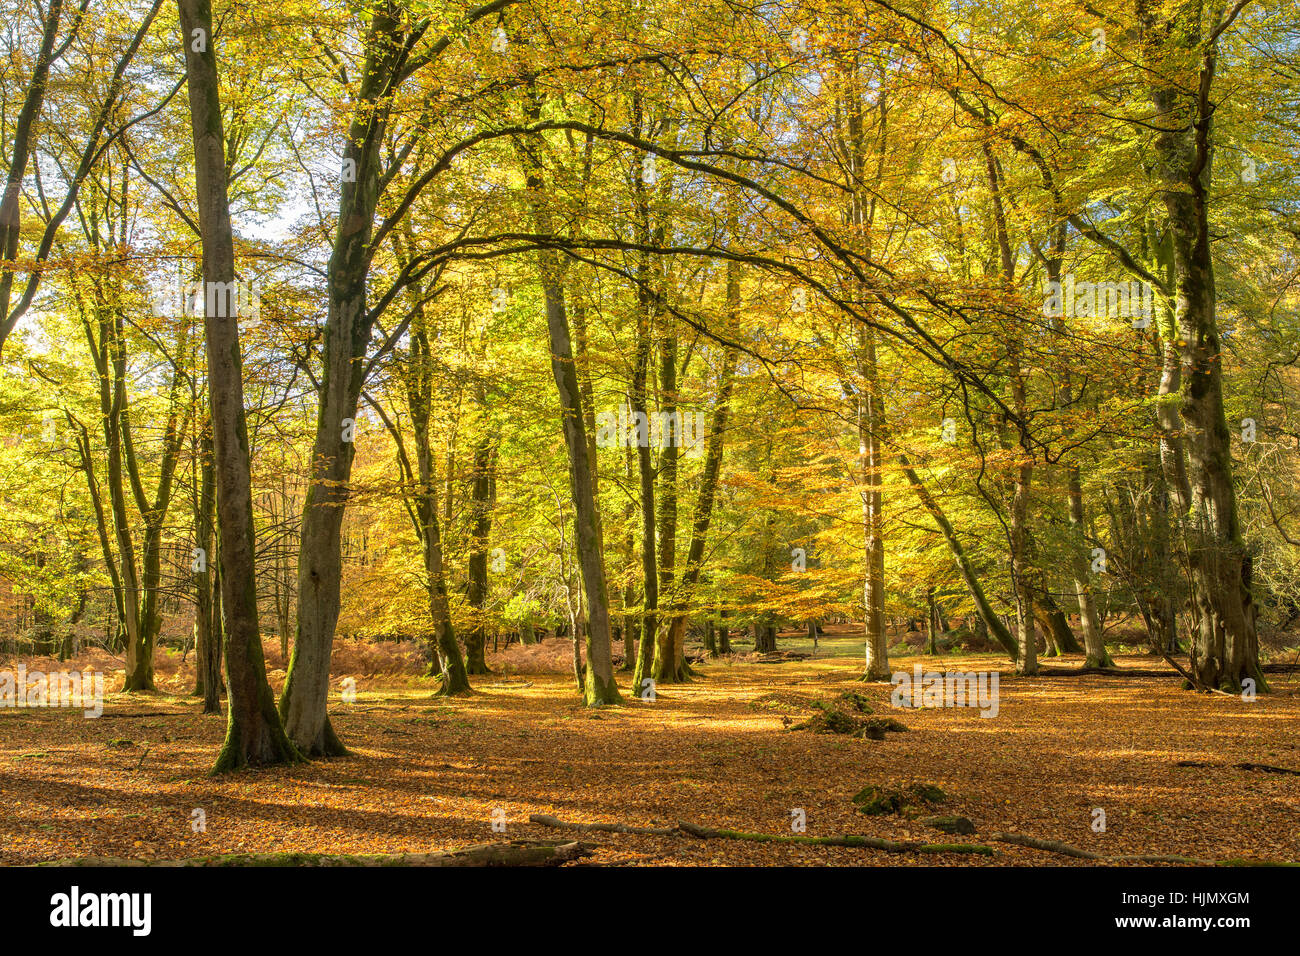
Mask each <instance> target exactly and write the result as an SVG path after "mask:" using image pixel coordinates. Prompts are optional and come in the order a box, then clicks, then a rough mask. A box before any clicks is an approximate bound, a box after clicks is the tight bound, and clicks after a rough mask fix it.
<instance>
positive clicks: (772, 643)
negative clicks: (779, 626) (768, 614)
mask: <svg viewBox="0 0 1300 956" xmlns="http://www.w3.org/2000/svg"><path fill="white" fill-rule="evenodd" d="M753 631H754V653H755V654H770V653H772V652H773V651H775V650H776V625H775V624H774V623H772V622H771V621H770V620H762V621H755V622H754V624H753Z"/></svg>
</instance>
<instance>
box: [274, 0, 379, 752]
mask: <svg viewBox="0 0 1300 956" xmlns="http://www.w3.org/2000/svg"><path fill="white" fill-rule="evenodd" d="M401 20H402V14H401V12H400V11H399V10H398V9H397V8H396V5H395V4H394V3H392V2H390V0H384V2H381V3H380V4H379V5H378V6H377V7H376V8H374V9H373V11H372V14H371V18H370V26H369V30H368V33H367V37H366V52H367V59H366V70H365V73H364V74H363V76H362V78H361V83H360V88H359V90H358V92H357V103H356V106H355V107H354V109H353V113H352V122H351V125H350V127H349V130H348V136H347V140H346V143H345V145H344V149H343V161H344V165H345V167H346V168H348V169H349V170H351V171H353V172H354V173H355V176H345V177H344V179H343V183H342V189H341V191H340V195H339V220H338V231H337V233H336V235H335V239H334V251H333V254H332V256H331V257H330V263H329V273H328V296H329V306H328V313H327V315H326V321H325V343H324V360H323V365H324V367H323V369H322V378H321V382H320V394H319V408H318V410H317V417H316V438H315V441H314V442H313V445H312V458H311V461H312V464H311V480H310V483H309V485H308V488H307V494H306V498H305V500H304V503H303V518H302V535H301V539H300V541H299V550H298V632H297V634H296V635H295V638H294V645H293V657H292V658H290V661H289V672H288V675H287V676H286V677H285V682H284V693H283V694H282V695H281V697H280V713H281V714H282V715H283V717H284V726H285V729H286V730H287V731H288V732H289V736H290V737H292V738H293V741H294V743H295V744H297V746H298V747H299V749H301V750H302V751H303V753H305V754H308V755H309V756H338V755H342V754H345V753H347V750H346V748H345V747H344V746H343V742H342V741H341V740H339V738H338V736H337V735H336V734H335V733H334V728H333V726H332V725H331V724H330V721H329V713H328V709H327V705H328V702H329V679H330V655H331V652H332V651H333V647H334V631H335V628H336V627H337V625H338V617H339V592H340V589H341V586H342V579H343V545H342V537H341V530H342V526H343V513H344V509H345V507H346V506H347V501H348V497H349V490H348V486H349V482H350V481H351V476H352V458H353V454H354V450H355V446H354V442H353V441H352V438H353V437H355V436H354V435H353V434H352V432H351V430H348V429H347V426H348V425H349V424H351V425H353V426H354V427H355V422H356V414H357V404H358V402H359V400H360V397H361V389H362V385H363V379H364V377H365V367H364V366H365V356H366V351H367V346H368V344H369V341H370V334H371V328H372V318H371V316H370V315H369V314H368V313H367V309H366V305H367V303H366V284H367V279H368V276H369V270H370V258H369V256H370V248H369V247H370V237H371V234H372V232H373V225H374V216H375V207H376V205H377V203H378V197H379V163H380V145H381V143H382V142H383V139H384V131H385V129H386V128H387V115H388V110H389V109H390V108H391V99H388V97H389V96H390V95H391V93H392V82H393V75H394V72H395V71H397V70H400V69H401V67H400V65H399V61H400V54H401V48H402V43H401V34H402V29H401Z"/></svg>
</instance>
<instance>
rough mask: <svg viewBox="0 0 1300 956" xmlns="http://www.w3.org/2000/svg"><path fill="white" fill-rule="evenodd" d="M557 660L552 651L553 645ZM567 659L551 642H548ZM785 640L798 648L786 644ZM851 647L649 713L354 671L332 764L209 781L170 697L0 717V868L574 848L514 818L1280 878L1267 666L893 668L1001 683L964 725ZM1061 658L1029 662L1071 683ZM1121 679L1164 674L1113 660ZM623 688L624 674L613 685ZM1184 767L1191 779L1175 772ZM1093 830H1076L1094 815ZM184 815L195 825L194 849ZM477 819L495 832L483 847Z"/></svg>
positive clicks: (867, 858)
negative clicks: (1019, 840)
mask: <svg viewBox="0 0 1300 956" xmlns="http://www.w3.org/2000/svg"><path fill="white" fill-rule="evenodd" d="M555 643H556V644H557V645H558V644H561V643H562V642H555ZM566 646H567V645H566ZM781 646H782V649H787V650H788V649H790V648H793V647H796V646H801V647H802V648H803V649H805V650H810V649H811V648H810V647H809V646H808V645H807V643H806V642H798V641H796V640H794V639H791V640H789V641H784V640H783V641H782V644H781ZM861 647H862V644H861V638H860V637H853V636H851V635H844V636H840V637H830V638H828V639H826V640H823V642H822V644H821V646H820V648H819V650H818V656H817V657H815V658H812V659H809V660H800V661H787V662H784V663H759V662H756V661H754V660H753V659H752V658H750V659H748V660H745V659H739V660H736V661H728V662H724V661H719V662H711V663H707V664H704V665H702V666H701V667H699V671H700V675H701V676H700V678H699V679H698V680H696V681H694V682H692V683H690V684H686V685H680V686H669V687H660V688H659V689H658V693H657V695H656V699H655V700H654V701H653V702H650V701H643V700H631V699H629V700H628V701H627V702H626V703H625V704H624V705H623V706H620V707H613V708H604V709H601V710H598V711H592V710H587V709H585V708H584V707H582V706H581V705H580V702H579V700H578V699H577V697H576V695H575V693H574V691H573V684H572V678H571V677H566V676H564V675H562V674H558V673H555V674H530V675H521V674H512V675H506V676H503V675H500V674H498V675H494V676H491V677H482V678H479V679H478V681H477V689H476V691H475V693H474V694H473V695H472V696H468V697H463V698H456V699H453V700H448V699H443V698H438V697H434V696H432V691H433V686H434V685H433V682H432V681H430V680H429V679H427V678H416V677H410V676H391V675H389V676H378V677H374V678H366V677H364V676H360V677H358V693H357V699H356V701H355V702H354V703H350V704H347V703H342V702H341V701H339V700H337V699H336V701H335V702H334V703H333V704H332V705H331V710H332V714H333V721H334V726H335V728H336V729H337V731H338V732H339V735H340V736H341V737H342V739H343V740H344V741H345V743H346V744H347V745H348V746H349V747H350V748H351V749H352V752H353V755H352V756H350V757H345V758H339V759H333V760H326V761H317V762H314V763H310V764H306V765H303V766H297V767H290V768H278V769H266V770H258V771H252V772H248V773H243V774H239V775H234V776H228V777H223V778H211V777H209V776H208V775H207V772H208V770H209V768H210V767H211V765H212V762H213V759H214V758H215V756H216V753H217V750H218V748H219V747H220V744H221V741H222V737H223V733H224V730H225V721H224V719H222V718H220V717H215V716H209V717H204V716H202V715H201V714H200V712H199V704H198V702H197V701H195V699H194V698H192V697H189V696H182V695H179V694H168V693H159V694H156V695H140V694H134V695H128V694H109V695H108V696H107V698H106V701H105V709H104V713H103V716H102V717H101V718H99V719H95V720H87V719H84V718H83V717H82V714H81V711H79V710H60V709H23V710H14V709H4V710H0V863H3V864H26V863H35V862H40V861H49V860H57V859H67V858H75V857H85V856H114V857H130V858H138V859H147V860H164V859H181V858H189V857H196V856H205V855H209V854H224V853H249V852H258V853H281V852H282V853H292V852H313V853H340V854H370V853H398V852H430V851H435V850H443V849H452V848H456V847H462V846H466V845H470V844H476V843H487V842H493V841H495V840H501V839H552V840H553V839H560V838H574V835H573V834H572V833H570V832H568V831H562V830H557V829H553V828H549V827H546V826H542V825H537V824H533V823H529V822H528V818H529V815H530V814H549V815H553V816H555V817H558V818H559V819H561V820H564V821H573V822H586V823H590V822H607V823H613V822H621V823H626V824H629V825H633V826H653V827H673V826H675V825H676V823H677V821H679V820H684V821H688V822H690V823H695V824H699V825H703V826H707V827H718V828H731V829H736V830H744V831H749V832H755V833H763V834H772V835H790V834H791V820H792V811H795V810H802V811H803V813H804V815H805V816H806V821H807V823H806V826H807V829H806V835H807V836H835V835H840V834H864V835H869V836H875V837H883V838H887V839H891V840H898V841H904V840H920V841H925V842H954V841H963V842H970V843H986V842H988V838H989V836H990V835H991V834H992V833H994V832H995V831H1010V832H1014V833H1019V834H1025V835H1028V836H1031V837H1036V838H1040V839H1046V840H1055V841H1060V842H1063V843H1066V844H1070V845H1072V846H1075V847H1079V848H1083V849H1086V850H1091V851H1094V852H1097V853H1101V854H1104V855H1107V856H1111V855H1117V854H1178V855H1185V856H1191V857H1197V858H1203V859H1216V860H1227V859H1249V860H1257V861H1269V862H1283V861H1300V776H1296V775H1293V774H1284V773H1277V772H1267V771H1260V770H1251V769H1242V768H1240V767H1238V766H1236V765H1237V764H1239V763H1251V764H1264V765H1269V766H1271V767H1282V768H1288V769H1292V770H1300V681H1298V680H1297V679H1295V678H1294V677H1291V676H1289V675H1270V680H1271V682H1272V685H1273V690H1274V693H1272V694H1266V695H1260V696H1259V698H1258V699H1257V700H1255V701H1254V702H1245V701H1243V700H1241V699H1240V698H1234V697H1229V696H1225V695H1206V694H1197V693H1190V692H1188V691H1184V690H1181V689H1180V686H1179V684H1180V682H1179V680H1178V679H1177V678H1176V677H1175V676H1170V677H1116V676H1101V675H1088V676H1050V677H1039V678H1034V679H1020V678H1016V677H1014V676H1012V675H1011V674H1010V666H1009V664H1008V663H1007V661H1006V660H1005V659H1000V658H998V657H997V656H994V655H956V656H944V657H941V658H938V659H936V658H928V657H911V658H900V659H893V660H891V664H892V666H893V668H894V669H895V670H896V671H901V670H906V671H911V669H912V666H913V664H915V663H921V664H922V665H923V666H925V667H934V668H936V669H943V668H949V669H952V670H963V671H978V670H986V669H992V670H1000V671H1001V672H1002V676H1001V679H1000V702H999V708H998V714H997V716H996V718H993V719H986V718H981V717H980V716H979V712H978V711H977V710H975V709H970V708H966V709H963V708H954V709H897V708H893V707H891V706H890V690H891V688H890V686H889V685H888V684H883V683H882V684H863V683H860V682H858V681H857V680H856V678H857V676H858V674H859V673H860V671H861V662H860V659H859V656H858V655H859V654H860V653H861ZM1081 663H1082V662H1081V661H1079V660H1075V659H1072V658H1064V659H1057V660H1052V661H1048V662H1046V664H1047V665H1048V666H1049V667H1069V666H1074V667H1077V666H1079V665H1080V664H1081ZM1119 665H1120V666H1121V667H1123V668H1130V669H1142V670H1154V669H1160V668H1167V665H1165V664H1164V663H1163V662H1162V661H1160V659H1159V658H1155V657H1146V656H1137V655H1131V656H1126V657H1123V658H1121V659H1120V660H1119ZM621 679H622V686H623V688H624V690H625V693H626V688H627V675H621ZM848 691H852V692H857V693H861V694H864V695H866V697H867V698H869V699H870V702H871V705H872V707H873V708H874V712H875V714H876V715H877V716H885V717H893V718H895V719H898V720H901V721H902V722H903V724H905V725H906V727H907V730H906V731H905V732H900V733H888V734H886V736H885V739H883V740H871V739H865V738H855V737H850V736H844V735H835V734H815V733H811V732H808V731H803V730H792V729H790V727H791V726H792V725H793V724H797V723H798V722H800V721H802V720H805V719H806V718H807V717H808V716H809V715H810V713H813V712H814V711H813V710H812V708H811V702H813V701H825V702H829V701H831V700H832V699H834V698H835V697H836V696H837V695H839V694H841V693H843V692H848ZM1180 762H1192V764H1193V765H1188V766H1178V764H1179V763H1180ZM915 783H925V784H934V785H937V786H939V787H940V788H942V789H943V791H945V792H946V793H947V794H948V801H947V802H946V803H944V804H943V805H942V806H941V807H936V808H935V809H933V810H932V811H931V812H933V813H935V814H958V815H962V816H965V817H968V818H969V819H970V820H971V821H973V822H974V824H975V826H976V828H977V833H976V834H974V835H969V836H948V835H946V834H943V833H939V832H937V831H935V830H933V829H931V828H930V827H928V826H925V825H923V824H921V823H920V822H919V821H917V820H914V819H909V818H907V817H905V816H898V815H880V816H866V815H863V814H862V813H860V812H858V809H857V807H856V806H855V805H854V803H853V802H852V797H853V796H854V795H855V794H856V793H858V792H859V791H860V790H862V788H863V787H865V786H867V785H875V786H878V787H884V788H886V789H894V788H902V787H906V786H908V785H911V784H915ZM1096 808H1101V809H1102V810H1104V811H1105V815H1106V816H1105V819H1106V829H1105V832H1094V830H1093V821H1094V810H1095V809H1096ZM195 810H202V811H203V814H202V816H203V818H204V823H205V826H204V828H203V829H202V830H201V831H200V832H196V827H195V826H194V825H193V824H194V822H195V820H196V818H197V817H198V816H199V815H198V814H195V813H194V811H195ZM494 811H496V813H495V816H496V818H497V819H501V818H502V815H504V819H505V821H506V830H505V833H504V834H502V833H498V832H493V829H492V821H493V819H494ZM579 838H580V839H582V840H583V841H584V842H587V843H590V844H593V845H594V846H595V853H594V855H593V856H592V857H591V858H590V859H589V860H588V861H587V862H588V863H598V864H704V865H709V864H737V865H753V864H765V865H773V864H778V865H790V864H795V865H800V864H805V865H816V864H865V865H905V864H917V863H920V864H944V865H990V864H992V865H1017V864H1019V865H1023V864H1032V865H1077V864H1080V863H1084V864H1087V863H1089V862H1091V861H1085V860H1078V859H1074V858H1071V857H1067V856H1061V855H1057V854H1054V853H1048V852H1044V851H1041V850H1036V849H1029V848H1025V847H1020V846H1014V845H1009V844H1004V843H990V844H989V845H991V846H993V847H994V848H995V849H996V853H995V854H994V855H993V856H975V855H964V854H950V853H945V854H941V855H919V854H914V853H904V854H896V853H886V852H882V851H880V850H876V849H866V848H850V847H826V846H812V845H799V844H793V843H763V842H748V841H740V840H732V839H710V840H702V839H697V838H694V837H689V836H684V835H682V836H644V835H631V834H619V833H604V832H601V833H586V834H583V835H581V836H580V837H579Z"/></svg>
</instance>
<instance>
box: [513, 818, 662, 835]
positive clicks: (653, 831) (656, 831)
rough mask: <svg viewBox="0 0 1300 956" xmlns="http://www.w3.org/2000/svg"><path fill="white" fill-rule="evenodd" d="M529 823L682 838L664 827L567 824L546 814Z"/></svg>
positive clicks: (582, 829)
mask: <svg viewBox="0 0 1300 956" xmlns="http://www.w3.org/2000/svg"><path fill="white" fill-rule="evenodd" d="M528 822H529V823H538V824H541V825H542V826H544V827H556V828H558V829H561V830H578V831H581V832H584V833H585V832H587V831H590V830H595V831H598V832H600V833H639V834H642V835H643V836H680V835H681V834H679V833H678V832H677V830H676V829H673V828H662V827H633V826H628V825H627V824H626V823H565V822H564V821H563V820H561V819H559V818H558V817H552V816H548V815H547V814H545V813H533V814H529V816H528Z"/></svg>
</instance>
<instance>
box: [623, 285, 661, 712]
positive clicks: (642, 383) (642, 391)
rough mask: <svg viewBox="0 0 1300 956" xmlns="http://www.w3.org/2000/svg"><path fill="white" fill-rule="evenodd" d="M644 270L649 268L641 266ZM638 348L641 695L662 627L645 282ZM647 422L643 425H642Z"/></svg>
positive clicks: (636, 681)
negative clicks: (656, 541)
mask: <svg viewBox="0 0 1300 956" xmlns="http://www.w3.org/2000/svg"><path fill="white" fill-rule="evenodd" d="M640 269H641V271H642V272H644V271H646V270H647V269H648V267H647V266H644V265H643V266H641V267H640ZM637 303H638V308H637V346H636V361H635V364H634V365H633V369H632V387H631V389H630V390H629V393H628V408H629V410H630V412H631V413H632V418H633V420H634V421H635V422H636V424H635V425H634V429H635V433H636V438H635V441H636V454H637V470H638V475H639V477H640V485H641V587H642V591H641V593H642V595H643V600H642V607H643V613H642V616H641V629H640V630H641V640H640V642H639V644H638V646H637V654H636V664H635V667H634V669H633V672H632V692H633V693H634V694H637V695H640V694H641V693H642V688H643V685H644V682H645V680H646V679H647V678H648V677H649V676H650V674H651V671H652V669H653V665H654V643H655V634H656V633H657V632H658V628H659V616H658V609H659V576H658V571H657V564H658V560H657V558H656V556H655V468H654V461H653V460H652V459H651V455H650V419H649V410H648V405H647V401H646V380H647V378H648V374H649V364H650V322H651V311H650V310H651V298H650V294H649V292H648V291H646V290H645V288H644V280H643V281H642V283H640V284H639V285H638V292H637ZM642 423H644V426H643V425H642Z"/></svg>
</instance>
